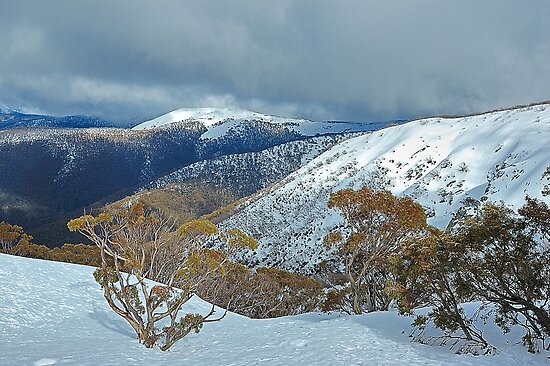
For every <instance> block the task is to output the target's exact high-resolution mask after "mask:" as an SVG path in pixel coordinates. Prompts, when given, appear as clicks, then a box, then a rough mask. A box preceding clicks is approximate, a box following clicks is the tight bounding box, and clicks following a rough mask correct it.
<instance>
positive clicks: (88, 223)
mask: <svg viewBox="0 0 550 366" xmlns="http://www.w3.org/2000/svg"><path fill="white" fill-rule="evenodd" d="M67 226H68V227H69V229H70V230H71V231H78V232H80V233H81V234H83V235H84V236H86V237H87V238H88V239H89V240H91V241H92V242H93V243H95V244H96V245H97V246H98V247H99V249H100V254H101V267H100V268H98V269H97V270H96V272H95V273H94V277H95V279H96V281H97V282H98V283H99V284H100V285H101V287H102V289H103V295H104V297H105V299H106V300H107V303H108V304H109V306H110V307H111V309H112V310H113V311H114V312H115V313H117V314H118V315H120V316H121V317H122V318H124V319H125V320H126V321H127V322H128V323H129V324H130V325H131V326H132V328H133V329H134V331H135V332H136V334H137V337H138V339H139V341H140V343H142V344H143V345H145V346H146V347H148V348H150V347H153V346H155V345H159V347H160V349H161V350H163V351H165V350H167V349H169V348H170V347H171V346H172V345H173V344H174V343H175V342H176V341H178V340H179V339H181V338H183V337H184V336H186V335H187V334H189V333H190V332H199V331H200V329H201V327H202V325H203V324H204V323H207V322H212V321H217V320H220V319H222V318H223V316H224V315H225V313H224V314H223V315H221V316H219V317H214V314H215V309H214V305H212V309H211V310H210V312H209V313H208V314H206V315H201V314H184V315H180V309H181V308H182V306H183V305H184V304H185V303H186V302H187V301H189V300H190V299H191V297H192V296H193V294H194V293H195V291H196V290H197V287H198V286H199V284H200V283H201V282H203V281H205V280H206V279H207V278H208V277H209V276H211V275H213V274H220V275H223V273H224V272H225V267H226V265H227V263H228V262H229V259H228V258H229V257H228V256H227V255H226V254H225V253H221V252H219V251H216V250H213V249H208V248H204V247H203V243H204V241H205V240H206V239H207V238H208V237H210V236H212V235H215V234H219V235H220V236H221V237H222V239H224V240H225V241H226V243H227V247H228V248H230V249H231V250H237V249H239V248H241V247H250V248H254V247H255V245H256V243H255V241H254V240H252V239H251V238H249V237H247V236H246V235H244V234H242V232H240V231H239V230H236V229H232V230H229V231H228V232H225V233H219V232H218V229H217V228H216V226H215V225H214V224H212V223H211V222H209V221H206V220H194V221H190V222H188V223H185V224H183V225H182V226H181V227H180V228H179V229H178V230H177V231H174V229H175V227H174V222H173V220H170V219H167V218H166V217H164V216H163V215H162V214H161V213H160V212H159V211H153V210H146V209H145V208H144V206H143V205H142V204H133V205H129V206H126V207H122V208H116V209H115V208H110V209H108V210H106V211H104V212H102V213H101V214H99V215H98V216H97V217H94V216H92V215H84V216H81V217H79V218H76V219H73V220H71V221H70V222H69V223H68V225H67ZM146 279H155V280H159V281H161V282H162V284H160V283H159V284H153V283H151V282H149V281H147V280H146ZM176 285H177V286H178V287H179V288H176Z"/></svg>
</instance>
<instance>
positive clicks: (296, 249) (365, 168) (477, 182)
mask: <svg viewBox="0 0 550 366" xmlns="http://www.w3.org/2000/svg"><path fill="white" fill-rule="evenodd" d="M549 147H550V105H549V104H541V105H535V106H530V107H524V108H518V109H512V110H505V111H498V112H492V113H486V114H481V115H475V116H468V117H461V118H430V119H423V120H418V121H413V122H409V123H406V124H403V125H399V126H395V127H389V128H386V129H383V130H380V131H375V132H373V133H371V134H368V135H362V136H359V137H356V138H352V139H349V140H346V141H344V142H341V143H339V144H337V145H336V146H334V147H333V148H331V149H329V150H328V151H326V152H325V153H323V154H321V155H320V156H318V157H317V158H316V159H314V160H312V161H311V162H310V163H309V164H307V165H306V166H304V167H302V168H301V169H299V170H298V171H296V172H295V173H293V174H291V175H290V176H288V177H287V178H285V179H283V181H281V182H279V183H278V184H276V185H275V186H274V187H273V189H271V190H270V191H267V192H263V193H262V196H259V197H254V198H253V199H251V200H250V201H249V202H248V203H245V204H244V206H243V207H241V208H240V209H239V210H238V212H237V213H236V214H235V215H234V216H232V217H231V218H229V219H228V220H227V221H225V222H224V223H223V225H225V226H228V227H239V228H242V229H244V230H246V231H247V232H248V233H249V234H251V235H252V236H254V237H256V238H257V239H259V242H260V245H259V247H258V249H257V251H256V252H254V253H252V254H251V256H250V257H249V258H248V260H249V261H250V263H251V264H254V265H265V266H278V267H282V268H285V269H290V270H300V271H303V272H308V271H312V270H313V268H314V266H315V265H316V264H317V263H318V262H319V261H320V260H322V259H323V257H324V256H325V255H326V253H325V251H324V249H323V244H322V238H323V237H324V236H325V235H326V234H327V233H328V232H329V231H330V230H332V229H333V228H334V227H335V226H336V225H338V224H339V223H340V222H341V218H340V216H339V215H338V213H337V212H336V211H335V210H329V209H328V208H327V202H328V199H329V196H330V193H331V192H335V191H337V190H340V189H344V188H354V189H358V188H360V187H362V186H364V185H368V186H370V187H372V188H375V189H389V190H390V191H392V192H393V193H394V194H396V195H398V196H401V195H407V196H410V197H412V198H414V199H415V200H416V201H418V202H419V203H420V204H422V205H423V206H424V207H425V209H426V211H427V212H428V214H429V215H430V216H431V218H430V219H429V223H430V224H432V225H435V226H437V227H440V228H444V227H445V226H446V225H447V224H448V222H449V221H450V219H451V218H452V214H453V213H454V212H455V211H456V210H457V209H458V208H459V207H461V205H462V201H463V200H464V199H466V198H473V199H476V200H480V201H485V200H490V201H501V200H502V201H504V202H506V204H508V205H510V206H512V207H514V208H518V207H520V206H521V205H522V204H523V202H524V199H525V196H526V195H529V196H531V197H536V198H539V199H542V200H543V201H545V202H547V203H550V196H549V195H548V194H547V193H545V191H546V190H548V183H549V179H550V177H548V176H547V175H545V170H546V169H547V167H548V166H550V148H549ZM266 212H269V215H266V214H265V213H266Z"/></svg>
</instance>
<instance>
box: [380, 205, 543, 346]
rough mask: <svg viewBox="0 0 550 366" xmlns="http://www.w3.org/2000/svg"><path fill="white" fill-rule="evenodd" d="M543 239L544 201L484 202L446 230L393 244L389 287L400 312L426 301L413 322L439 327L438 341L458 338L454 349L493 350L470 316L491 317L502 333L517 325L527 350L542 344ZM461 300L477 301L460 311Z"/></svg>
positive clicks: (421, 327) (408, 311) (420, 326)
mask: <svg viewBox="0 0 550 366" xmlns="http://www.w3.org/2000/svg"><path fill="white" fill-rule="evenodd" d="M549 245H550V208H549V207H548V205H547V204H545V203H544V202H542V201H539V200H536V199H532V198H527V199H526V202H525V204H524V206H523V207H522V208H520V209H519V210H518V211H517V212H514V211H513V210H511V209H509V208H508V207H506V206H505V205H504V204H502V203H500V204H495V203H485V204H484V205H483V206H482V207H481V208H480V210H476V212H475V213H474V214H473V215H469V216H468V215H467V216H463V217H462V219H461V220H459V221H458V222H457V223H456V225H454V226H453V229H452V230H446V231H444V232H441V231H437V230H434V231H433V235H432V236H430V237H427V238H421V239H412V240H407V241H405V242H404V243H403V244H402V245H400V247H399V249H398V251H397V252H395V253H394V254H392V256H391V258H390V268H391V270H392V272H393V273H394V275H395V278H394V281H393V283H392V284H391V285H390V286H389V289H390V292H391V294H392V295H393V296H394V297H395V299H396V300H397V301H398V304H399V307H400V310H401V311H402V312H405V313H412V311H413V309H414V308H416V307H419V306H431V308H432V310H431V311H430V312H429V313H428V314H427V316H420V317H417V319H416V321H415V325H417V326H418V328H420V329H421V330H422V329H423V328H425V326H426V323H428V322H433V324H434V325H435V326H436V327H437V328H439V329H442V330H444V331H445V335H444V336H442V337H439V338H440V340H441V342H442V343H447V342H448V341H452V342H453V344H459V343H460V344H461V345H460V346H458V349H457V351H458V352H469V353H478V354H479V353H494V352H495V351H496V350H495V348H494V347H492V346H490V345H489V344H488V343H487V341H486V340H485V339H484V337H483V332H482V330H481V329H478V328H476V323H475V318H476V317H477V318H482V319H485V320H487V319H489V318H494V320H495V322H496V324H497V325H499V326H500V327H501V328H502V329H503V330H504V331H505V332H508V331H510V329H511V327H521V328H523V329H524V336H523V342H524V344H525V345H526V346H527V349H528V350H529V351H530V352H536V351H539V350H541V349H546V350H548V349H550V343H549V342H548V339H549V338H550V247H549ZM468 301H480V303H481V306H480V308H479V310H478V311H477V312H476V313H475V314H468V315H467V314H465V312H464V310H463V308H462V306H461V303H464V302H468ZM477 324H478V326H479V324H480V323H479V322H478V323H477ZM420 338H422V337H421V334H420V337H418V340H421V341H422V339H420ZM462 341H465V342H462Z"/></svg>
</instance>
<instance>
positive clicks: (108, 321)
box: [88, 305, 136, 338]
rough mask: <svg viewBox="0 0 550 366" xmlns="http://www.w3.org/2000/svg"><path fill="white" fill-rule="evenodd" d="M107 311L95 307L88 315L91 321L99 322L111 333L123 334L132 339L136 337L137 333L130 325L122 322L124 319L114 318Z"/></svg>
mask: <svg viewBox="0 0 550 366" xmlns="http://www.w3.org/2000/svg"><path fill="white" fill-rule="evenodd" d="M105 310H106V309H104V308H100V307H98V306H97V305H94V306H93V309H92V312H91V313H88V316H89V317H90V318H91V319H93V320H95V321H97V323H98V324H99V325H101V326H102V327H104V328H106V329H108V330H110V331H113V332H116V333H119V334H122V335H124V336H127V337H130V338H135V337H136V335H135V333H134V332H133V331H132V328H131V327H130V326H129V325H127V324H125V323H124V322H123V321H121V320H122V319H118V318H116V317H114V316H113V314H110V313H108V312H106V311H105Z"/></svg>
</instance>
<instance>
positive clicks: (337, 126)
mask: <svg viewBox="0 0 550 366" xmlns="http://www.w3.org/2000/svg"><path fill="white" fill-rule="evenodd" d="M189 122H199V123H201V124H202V125H203V126H204V127H206V128H207V131H206V132H205V133H204V134H203V135H202V136H201V138H202V139H210V140H215V139H219V138H221V137H223V136H225V135H227V134H228V133H229V132H230V131H235V130H239V129H241V128H242V127H243V125H246V124H248V123H250V122H261V123H269V124H272V125H278V126H280V127H282V128H285V129H287V130H289V131H292V132H295V133H298V134H299V135H302V136H316V135H327V134H336V133H343V132H360V131H373V130H378V129H380V128H382V127H384V125H386V124H387V122H373V123H359V122H314V121H309V120H306V119H295V118H284V117H277V116H271V115H267V114H262V113H257V112H252V111H249V110H244V109H236V108H181V109H177V110H175V111H172V112H170V113H167V114H165V115H162V116H160V117H157V118H155V119H152V120H150V121H146V122H143V123H141V124H139V125H137V126H135V127H133V128H132V129H133V130H149V129H156V128H166V127H167V126H170V125H173V124H176V123H184V124H185V123H189Z"/></svg>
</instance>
